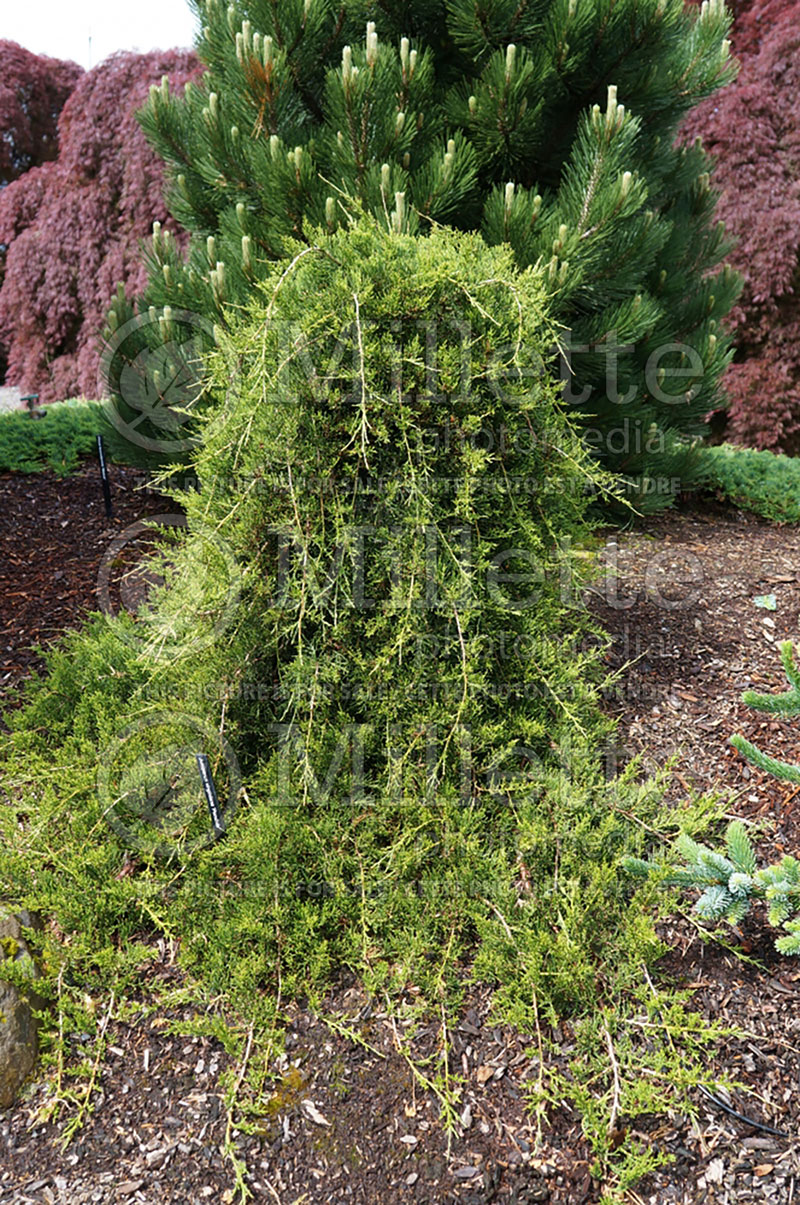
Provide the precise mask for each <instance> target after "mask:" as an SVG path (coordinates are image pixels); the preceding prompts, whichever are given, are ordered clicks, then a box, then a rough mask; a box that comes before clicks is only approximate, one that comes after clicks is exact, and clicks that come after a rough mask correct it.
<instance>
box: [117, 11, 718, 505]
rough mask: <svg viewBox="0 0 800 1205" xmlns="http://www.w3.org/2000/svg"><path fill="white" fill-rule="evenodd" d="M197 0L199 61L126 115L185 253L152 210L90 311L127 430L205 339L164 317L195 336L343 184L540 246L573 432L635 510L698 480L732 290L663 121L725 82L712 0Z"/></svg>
mask: <svg viewBox="0 0 800 1205" xmlns="http://www.w3.org/2000/svg"><path fill="white" fill-rule="evenodd" d="M195 6H196V8H197V12H198V15H199V18H200V23H201V33H200V37H199V41H198V47H197V49H198V53H199V55H200V58H201V59H202V61H203V62H204V63H205V64H206V66H207V69H208V70H207V73H206V75H205V76H204V78H203V80H202V81H201V82H200V83H199V84H194V83H193V84H189V85H187V86H186V89H185V91H184V93H183V95H181V96H175V95H173V94H172V93H171V92H170V90H169V87H168V84H167V82H166V80H165V82H164V83H163V85H162V86H161V87H160V88H157V87H156V88H153V89H152V92H151V97H150V101H149V104H148V105H147V107H146V108H145V110H144V111H143V113H142V116H141V121H142V125H143V127H144V130H145V132H146V134H147V136H148V138H149V139H150V141H151V142H152V144H153V146H154V147H155V148H156V149H157V150H158V152H159V153H160V154H161V155H162V156H163V157H164V159H165V161H166V164H167V168H168V178H169V181H170V185H169V204H170V207H171V210H172V213H173V215H174V217H175V218H176V220H177V221H178V222H179V223H180V224H181V225H182V226H184V227H185V228H186V230H188V231H189V232H190V234H191V241H190V246H189V251H188V256H187V257H186V259H185V260H184V258H183V256H182V255H181V253H180V251H179V249H178V247H177V245H176V242H175V240H174V239H173V238H171V237H169V236H168V234H167V233H166V232H161V230H160V229H157V230H156V231H155V233H154V238H153V242H152V245H151V246H150V248H149V249H148V252H147V264H148V268H149V274H150V282H149V285H148V288H147V291H146V293H145V295H144V297H143V298H142V299H141V300H140V302H139V303H138V306H131V305H130V304H129V303H128V302H127V301H126V300H125V298H124V296H120V297H118V298H117V300H116V301H115V302H114V305H113V307H112V310H111V313H110V317H109V326H108V329H107V331H106V335H107V338H108V339H109V340H110V342H111V344H112V345H113V353H112V354H110V355H109V357H108V363H107V369H108V378H109V385H110V388H111V389H112V391H113V392H114V394H115V396H116V399H117V404H118V407H119V409H120V412H121V413H122V414H123V415H125V416H126V418H127V419H130V420H133V419H134V415H135V418H136V421H138V423H139V427H138V430H139V432H140V435H143V434H144V433H145V432H146V431H153V429H154V428H153V424H155V427H156V428H158V429H160V430H161V431H162V433H163V430H164V428H165V427H168V424H167V423H165V422H162V421H161V417H160V413H159V412H160V411H165V410H166V411H168V410H169V409H170V408H172V407H174V406H175V404H176V396H175V395H176V391H175V388H174V385H175V380H176V378H179V377H180V376H181V375H182V372H183V368H182V366H181V364H180V359H179V357H178V358H176V351H175V348H176V346H177V345H178V344H179V343H180V339H181V338H182V339H183V340H184V341H185V342H188V341H190V339H191V338H192V337H195V338H197V337H198V336H199V331H200V327H199V326H198V322H197V320H196V318H195V319H194V320H192V321H185V322H184V323H183V325H181V322H180V316H181V315H183V316H184V317H185V316H186V315H195V316H201V317H202V318H203V319H204V321H205V323H206V325H205V326H204V327H203V328H202V329H203V330H204V332H205V334H204V340H205V341H206V342H209V341H210V338H211V336H210V330H211V326H212V325H214V324H217V325H218V326H221V327H224V326H225V325H226V323H227V322H228V317H227V316H226V314H227V313H230V312H231V311H230V310H229V309H227V307H230V306H234V307H235V306H238V305H240V304H244V303H246V301H247V298H248V297H249V296H250V295H251V293H252V292H253V290H254V287H255V286H256V285H257V284H258V282H261V281H264V280H265V279H267V278H268V277H269V276H270V274H271V272H272V264H273V263H274V262H275V261H276V260H280V259H281V258H282V257H284V256H285V255H286V254H287V251H288V248H289V247H290V246H291V245H292V242H293V240H301V241H308V240H312V241H313V237H314V236H313V234H312V231H313V229H314V228H316V227H319V226H323V227H326V228H327V229H328V230H334V229H336V228H337V227H339V226H341V225H342V224H346V223H347V221H348V214H349V212H350V209H351V205H352V202H353V201H356V202H357V203H358V205H360V206H361V207H363V209H365V210H366V211H367V212H370V213H372V214H373V215H374V216H376V217H377V218H378V219H379V220H380V221H381V222H382V223H384V225H385V227H386V228H387V229H391V230H396V231H398V232H402V233H415V232H421V233H427V232H428V231H430V230H431V229H432V228H433V227H434V226H435V225H436V224H437V223H439V224H441V223H447V224H450V225H452V226H455V227H457V228H460V229H465V230H466V229H473V230H480V231H481V232H482V233H483V235H484V237H485V238H486V240H487V241H488V242H489V243H491V244H501V243H503V244H507V245H508V246H510V247H511V248H512V249H513V251H514V255H515V258H516V261H517V264H518V265H519V266H520V267H527V266H529V265H532V264H541V265H543V266H544V267H545V270H546V277H545V280H546V284H547V288H548V290H549V291H550V293H551V294H552V296H553V305H554V307H555V316H556V317H557V318H558V320H559V321H560V322H561V323H562V325H563V327H564V328H567V329H566V330H562V332H561V343H562V345H564V344H566V345H568V347H566V346H565V347H564V354H565V364H567V365H568V368H567V369H566V370H565V371H566V378H567V386H568V387H567V391H566V397H567V402H568V404H569V405H570V406H572V408H573V410H574V412H575V413H576V414H579V415H582V416H583V419H582V421H583V422H584V423H585V439H586V441H587V445H588V446H589V447H590V448H591V450H592V451H593V453H594V454H595V455H596V456H597V457H598V458H599V460H600V462H601V463H602V464H604V465H606V466H608V467H610V468H612V469H613V470H614V471H615V472H616V473H618V474H619V475H620V476H621V477H622V478H623V480H624V481H625V483H626V488H627V490H628V493H629V496H630V497H631V499H632V500H633V501H635V502H636V504H637V505H638V506H640V507H643V508H645V509H658V508H659V507H662V506H665V505H668V504H669V503H670V502H671V501H672V498H673V497H674V494H675V492H676V491H677V490H678V489H682V488H686V487H687V486H688V485H689V484H691V482H692V480H693V479H694V478H695V477H696V475H697V472H698V468H699V466H698V460H697V453H696V449H695V448H694V445H693V440H694V438H695V437H697V436H701V435H702V434H703V431H704V416H705V415H706V414H707V413H708V412H709V411H710V410H712V409H715V408H718V407H720V406H721V405H723V404H724V402H723V399H722V397H721V395H720V389H719V381H720V377H721V374H722V372H723V369H724V368H725V365H726V364H727V362H728V359H729V351H728V340H727V338H726V336H725V334H724V332H723V330H722V329H721V328H720V319H722V318H723V317H724V315H725V314H726V313H727V311H728V309H729V308H730V305H731V303H732V301H733V299H734V297H735V295H736V292H737V288H738V286H737V283H736V280H735V278H734V276H733V274H732V273H730V272H728V271H727V270H719V264H720V261H721V259H722V257H723V255H724V253H725V242H724V238H723V234H722V231H721V229H719V228H718V227H716V226H715V225H714V223H713V213H714V206H715V199H716V198H715V194H714V192H713V191H712V190H711V189H710V188H709V182H708V169H709V163H708V161H707V160H706V157H705V155H704V153H703V151H702V149H701V148H700V147H699V146H694V147H682V146H679V145H677V144H676V134H677V130H678V127H679V124H680V122H681V119H682V118H683V117H684V116H685V114H686V113H687V112H688V111H689V109H691V108H692V106H693V105H695V104H696V103H697V102H698V101H699V100H701V99H703V98H704V97H707V96H708V95H710V94H712V93H713V92H714V91H715V90H716V89H718V88H720V87H721V86H722V85H724V84H725V83H726V82H728V81H729V80H730V79H731V78H732V67H731V60H730V58H729V55H728V44H727V42H726V40H725V35H726V33H727V30H728V26H729V17H728V15H727V13H726V10H725V8H724V5H723V4H722V3H721V0H704V3H703V5H702V7H701V9H700V10H699V12H698V11H697V10H694V9H690V8H686V7H685V6H684V4H683V0H617V2H616V3H614V4H609V3H608V0H580V3H575V2H574V0H570V2H569V3H567V2H566V0H530V2H527V3H523V4H518V3H517V0H502V2H500V3H478V4H474V3H471V2H469V0H452V2H450V3H447V4H444V3H442V2H440V0H436V2H434V3H431V0H424V3H423V2H422V0H413V2H410V3H405V4H403V5H400V6H397V7H396V8H391V7H390V6H389V7H387V6H385V7H383V8H381V9H380V11H379V12H378V11H376V10H374V8H373V6H371V5H365V4H363V3H362V2H361V0H344V2H342V3H339V2H336V3H334V2H333V0H304V2H302V3H301V2H300V0H292V2H291V3H288V4H281V5H280V6H279V7H278V6H276V5H275V4H274V3H267V2H266V0H248V2H244V0H239V2H238V3H232V4H229V5H226V4H225V3H223V2H222V0H196V5H195ZM365 31H366V32H365ZM176 331H177V332H179V333H180V338H177V337H176V335H175V332H176ZM121 332H126V333H125V334H124V337H123V335H122V334H121ZM169 332H172V334H170V333H169ZM165 347H168V348H169V349H170V350H169V351H164V348H165ZM184 367H185V366H184ZM126 373H127V377H126ZM156 374H158V375H156ZM188 393H191V390H189V391H188ZM187 403H188V404H191V405H192V406H194V405H195V403H197V404H198V405H202V402H199V401H198V394H197V391H195V392H194V393H191V396H190V397H189V396H187ZM137 410H138V411H139V413H138V414H135V412H136V411H137ZM143 416H145V417H146V418H147V420H148V422H142V418H143ZM148 423H149V424H150V426H148ZM162 450H163V449H162Z"/></svg>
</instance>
